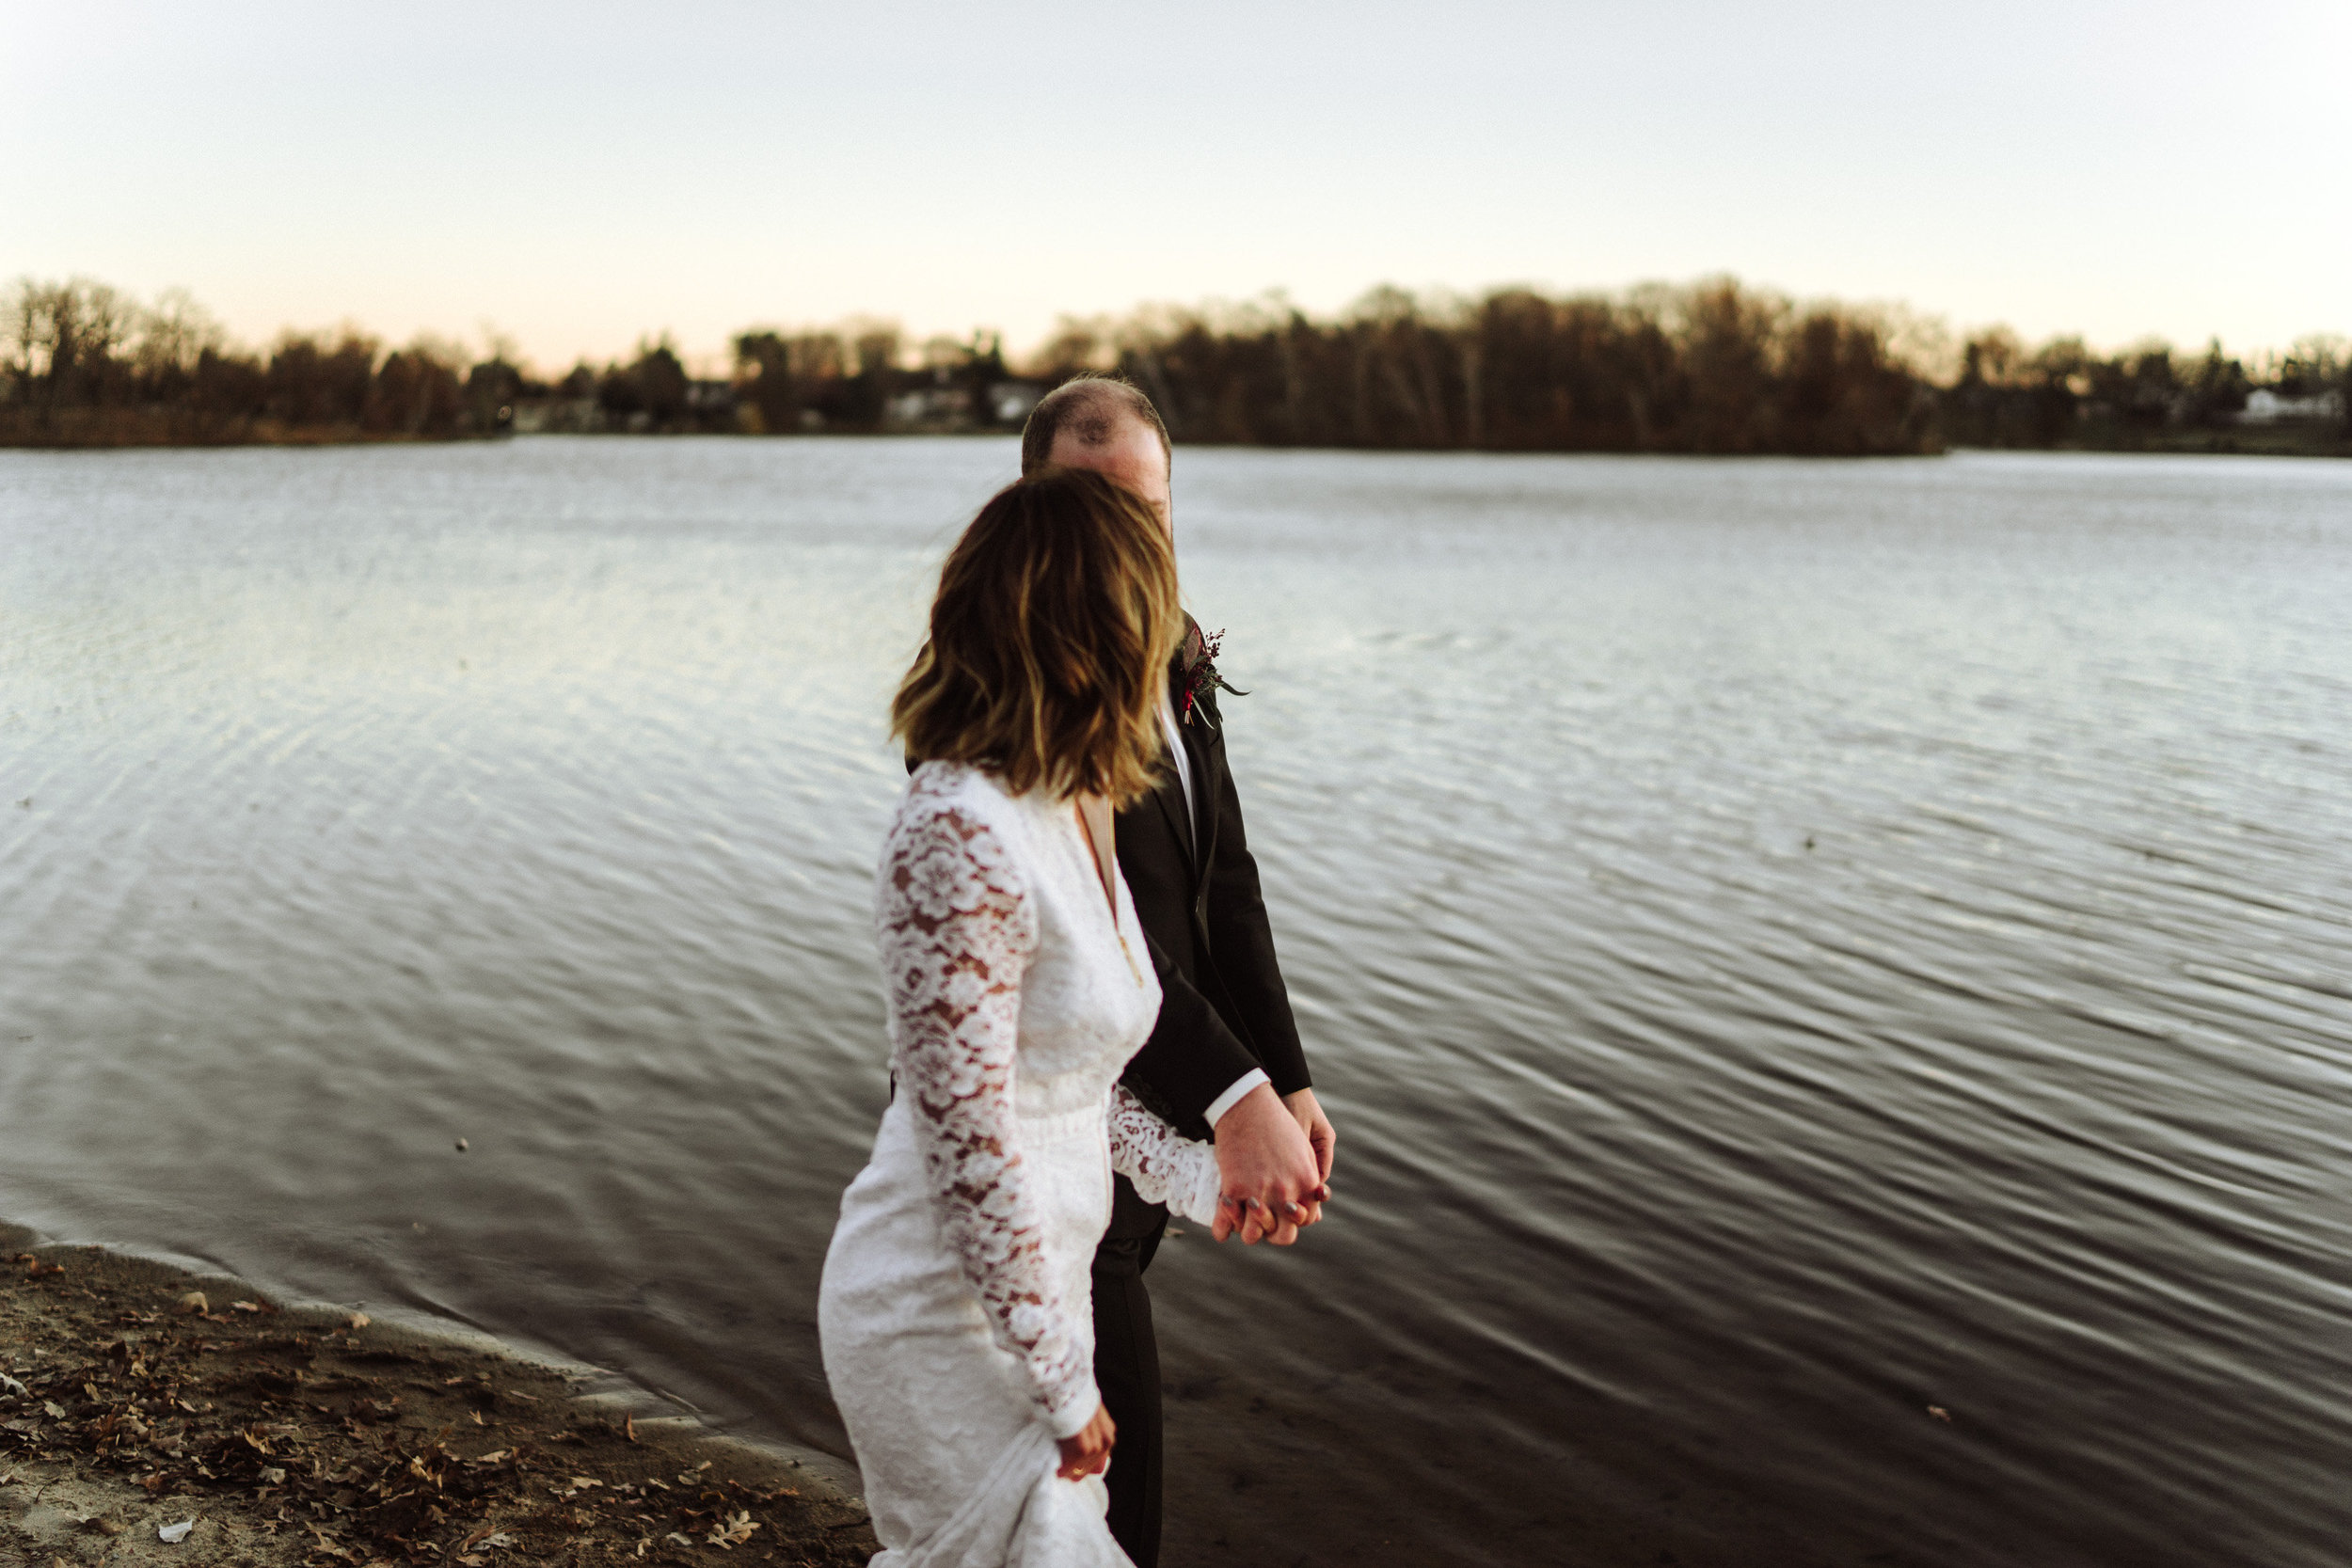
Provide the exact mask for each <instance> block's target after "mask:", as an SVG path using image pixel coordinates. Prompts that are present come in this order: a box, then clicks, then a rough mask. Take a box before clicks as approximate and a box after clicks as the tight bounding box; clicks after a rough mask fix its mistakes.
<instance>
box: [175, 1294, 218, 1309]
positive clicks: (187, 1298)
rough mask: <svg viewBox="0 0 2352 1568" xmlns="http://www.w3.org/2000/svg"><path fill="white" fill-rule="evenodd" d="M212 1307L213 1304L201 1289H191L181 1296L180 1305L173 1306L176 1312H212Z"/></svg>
mask: <svg viewBox="0 0 2352 1568" xmlns="http://www.w3.org/2000/svg"><path fill="white" fill-rule="evenodd" d="M212 1309H213V1304H212V1303H211V1302H209V1301H206V1300H205V1299H204V1292H203V1291H189V1292H188V1293H187V1294H186V1295H184V1296H182V1297H181V1298H180V1305H179V1306H177V1307H173V1308H172V1310H173V1311H175V1312H210V1311H211V1310H212Z"/></svg>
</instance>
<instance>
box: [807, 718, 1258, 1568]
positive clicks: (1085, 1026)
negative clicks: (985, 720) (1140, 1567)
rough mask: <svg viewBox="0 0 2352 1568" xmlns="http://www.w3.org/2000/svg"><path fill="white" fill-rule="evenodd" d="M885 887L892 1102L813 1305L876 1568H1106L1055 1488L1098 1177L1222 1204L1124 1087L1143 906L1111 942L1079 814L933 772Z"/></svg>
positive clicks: (911, 810) (1199, 1164) (1069, 1411)
mask: <svg viewBox="0 0 2352 1568" xmlns="http://www.w3.org/2000/svg"><path fill="white" fill-rule="evenodd" d="M878 882H879V888H878V894H877V907H876V911H875V929H876V933H877V936H878V938H879V940H880V942H881V946H882V974H883V978H884V983H885V985H886V987H887V990H888V993H889V1005H890V1037H891V1055H890V1062H891V1072H892V1078H893V1082H894V1084H895V1085H896V1088H895V1092H894V1094H893V1096H892V1100H891V1103H890V1108H889V1110H888V1111H886V1112H885V1113H883V1116H882V1131H881V1132H880V1133H879V1134H877V1135H876V1137H875V1140H874V1153H873V1158H872V1159H871V1160H870V1161H868V1162H867V1164H866V1169H865V1170H863V1171H862V1172H860V1173H859V1175H858V1178H857V1180H855V1181H852V1182H851V1183H850V1190H849V1191H848V1193H846V1194H845V1195H843V1197H842V1199H841V1223H840V1225H839V1227H837V1228H836V1229H835V1230H834V1237H833V1246H832V1248H831V1250H830V1251H829V1252H828V1253H827V1254H826V1257H825V1275H824V1284H823V1287H822V1289H821V1291H820V1292H819V1296H818V1324H819V1328H820V1331H821V1333H822V1336H823V1342H824V1354H825V1375H826V1377H827V1378H828V1379H830V1380H831V1382H832V1384H833V1393H834V1401H835V1402H836V1403H838V1404H839V1405H840V1407H841V1415H842V1418H843V1420H844V1421H846V1422H847V1423H848V1425H849V1429H850V1442H851V1443H852V1444H853V1445H854V1446H855V1448H856V1449H857V1459H858V1465H859V1468H860V1469H861V1471H863V1473H864V1479H865V1483H866V1504H867V1506H868V1508H869V1509H870V1510H871V1511H872V1513H873V1519H874V1530H875V1533H876V1534H877V1535H879V1536H880V1537H881V1538H882V1544H883V1546H884V1547H885V1548H887V1549H886V1550H885V1551H883V1552H882V1555H881V1556H879V1557H877V1558H875V1559H874V1565H873V1568H995V1565H997V1564H1013V1565H1018V1568H1098V1565H1100V1568H1117V1565H1119V1564H1123V1563H1125V1562H1126V1561H1127V1556H1126V1554H1125V1553H1123V1552H1121V1551H1120V1549H1119V1546H1118V1544H1117V1543H1116V1542H1114V1541H1113V1540H1112V1539H1111V1535H1110V1530H1109V1528H1108V1527H1107V1526H1106V1525H1105V1524H1104V1517H1103V1515H1104V1506H1105V1502H1106V1497H1107V1495H1106V1493H1105V1492H1104V1488H1103V1483H1102V1481H1100V1479H1098V1478H1092V1477H1089V1479H1088V1480H1086V1481H1082V1482H1073V1481H1063V1480H1061V1479H1059V1478H1058V1477H1057V1476H1056V1475H1055V1473H1054V1471H1055V1468H1056V1466H1057V1463H1058V1454H1057V1449H1056V1447H1055V1439H1057V1438H1058V1437H1067V1436H1072V1435H1074V1434H1075V1433H1077V1432H1078V1431H1079V1430H1080V1429H1081V1428H1082V1427H1084V1426H1085V1425H1086V1423H1087V1421H1088V1420H1089V1418H1091V1417H1092V1416H1093V1414H1094V1411H1095V1407H1096V1406H1097V1404H1098V1403H1099V1402H1100V1398H1099V1396H1098V1394H1097V1392H1096V1389H1095V1384H1094V1317H1093V1309H1092V1302H1091V1296H1090V1291H1089V1273H1090V1269H1091V1265H1092V1263H1093V1259H1094V1248H1095V1243H1097V1242H1099V1241H1100V1240H1101V1239H1102V1236H1103V1230H1104V1227H1105V1226H1106V1225H1108V1224H1109V1222H1110V1205H1111V1172H1112V1170H1113V1169H1117V1170H1119V1171H1120V1172H1122V1173H1124V1174H1125V1175H1126V1176H1127V1177H1128V1178H1129V1179H1130V1180H1133V1181H1134V1182H1135V1184H1136V1189H1137V1190H1138V1191H1140V1192H1141V1193H1142V1194H1143V1195H1144V1196H1146V1197H1148V1198H1152V1199H1155V1200H1158V1201H1163V1202H1166V1203H1168V1205H1169V1206H1170V1207H1171V1208H1173V1209H1174V1210H1176V1211H1177V1212H1180V1213H1183V1214H1185V1215H1186V1216H1188V1217H1189V1218H1191V1219H1193V1220H1194V1221H1196V1222H1197V1223H1200V1224H1203V1225H1205V1224H1207V1223H1209V1221H1210V1219H1211V1217H1212V1216H1213V1214H1214V1212H1215V1208H1216V1196H1217V1173H1216V1160H1215V1158H1214V1156H1213V1154H1212V1152H1211V1150H1210V1148H1209V1146H1208V1145H1206V1144H1201V1143H1195V1142H1192V1141H1189V1140H1187V1139H1184V1138H1181V1137H1179V1136H1177V1134H1176V1133H1175V1132H1173V1131H1172V1130H1171V1129H1170V1128H1169V1127H1168V1124H1167V1123H1165V1122H1163V1121H1161V1120H1160V1119H1159V1118H1158V1117H1154V1116H1152V1114H1151V1113H1150V1112H1149V1111H1147V1110H1145V1109H1144V1108H1143V1107H1142V1105H1141V1104H1139V1103H1138V1102H1136V1100H1135V1099H1134V1098H1133V1097H1132V1096H1131V1095H1129V1094H1128V1092H1127V1091H1126V1090H1125V1089H1124V1088H1121V1087H1120V1086H1119V1083H1118V1079H1119V1074H1120V1069H1122V1068H1124V1067H1125V1066H1126V1064H1127V1059H1128V1058H1129V1057H1130V1056H1133V1055H1134V1054H1135V1053H1136V1051H1137V1050H1139V1049H1140V1048H1141V1047H1142V1045H1143V1042H1144V1040H1145V1038H1146V1037H1148V1036H1149V1035H1150V1034H1151V1032H1152V1022H1153V1021H1154V1020H1155V1019H1156V1018H1157V1017H1158V1015H1159V1007H1160V988H1159V982H1158V981H1157V979H1156V978H1155V977H1154V976H1153V974H1152V964H1151V960H1150V955H1149V953H1148V952H1147V950H1146V949H1145V947H1144V942H1143V932H1142V929H1141V927H1139V926H1137V925H1136V911H1135V904H1134V901H1133V900H1132V899H1131V898H1130V897H1129V895H1128V893H1127V884H1126V882H1125V881H1124V879H1115V884H1116V886H1117V888H1118V893H1119V903H1118V911H1117V916H1116V920H1114V917H1113V913H1112V910H1111V907H1110V905H1109V903H1108V902H1107V901H1106V900H1105V899H1104V896H1103V883H1102V881H1101V879H1100V878H1099V877H1098V875H1097V873H1096V871H1095V868H1094V862H1093V858H1092V856H1091V854H1090V852H1089V848H1088V846H1087V841H1086V837H1085V830H1084V829H1083V828H1082V827H1081V826H1080V825H1079V821H1078V816H1077V812H1076V808H1075V807H1074V805H1073V803H1072V802H1070V801H1068V800H1061V801H1055V800H1048V799H1046V798H1045V797H1044V796H1043V795H1041V794H1030V795H1024V796H1018V797H1015V796H1009V795H1007V794H1006V793H1005V791H1004V790H1003V788H1002V787H1001V786H1000V785H998V784H997V783H996V782H995V781H994V780H993V778H991V777H990V776H989V775H987V774H985V773H982V772H979V771H977V770H975V769H973V768H964V767H960V766H957V765H954V764H949V763H938V762H933V763H926V764H924V765H923V766H922V767H921V768H917V769H916V770H915V774H914V779H913V781H912V782H911V783H910V784H908V786H907V793H906V797H905V799H904V800H902V801H901V802H900V803H899V807H898V818H897V820H896V821H895V822H894V823H893V824H892V827H891V830H890V834H889V837H888V839H887V840H886V841H885V842H884V845H883V847H882V869H881V874H880V876H879V879H878ZM1114 1462H1116V1461H1115V1460H1114Z"/></svg>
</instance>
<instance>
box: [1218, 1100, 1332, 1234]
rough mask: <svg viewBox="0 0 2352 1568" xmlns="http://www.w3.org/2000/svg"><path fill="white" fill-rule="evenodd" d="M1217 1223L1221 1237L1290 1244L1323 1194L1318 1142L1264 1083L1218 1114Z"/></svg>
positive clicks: (1309, 1219) (1309, 1220)
mask: <svg viewBox="0 0 2352 1568" xmlns="http://www.w3.org/2000/svg"><path fill="white" fill-rule="evenodd" d="M1216 1169H1217V1179H1218V1190H1219V1192H1220V1193H1221V1194H1222V1195H1223V1196H1222V1198H1221V1199H1220V1201H1219V1202H1218V1204H1217V1210H1216V1224H1214V1225H1213V1226H1211V1227H1210V1234H1211V1235H1212V1236H1214V1237H1215V1238H1216V1240H1218V1241H1220V1242H1221V1241H1223V1240H1225V1238H1226V1237H1228V1236H1230V1235H1232V1233H1233V1232H1234V1231H1236V1230H1238V1231H1240V1232H1241V1239H1242V1241H1243V1243H1245V1244H1248V1243H1255V1242H1258V1241H1270V1242H1272V1243H1274V1244H1275V1245H1276V1246H1288V1245H1290V1244H1291V1243H1293V1242H1295V1241H1296V1240H1298V1227H1299V1226H1300V1225H1302V1224H1305V1225H1312V1224H1313V1223H1314V1221H1315V1216H1316V1210H1315V1207H1314V1206H1315V1205H1316V1204H1318V1203H1319V1202H1320V1201H1321V1200H1322V1198H1323V1196H1324V1188H1323V1173H1322V1170H1321V1168H1320V1167H1319V1165H1318V1164H1317V1162H1316V1159H1315V1150H1314V1146H1313V1145H1311V1144H1310V1143H1309V1142H1308V1141H1307V1134H1306V1133H1305V1132H1302V1131H1300V1128H1299V1124H1298V1119H1297V1118H1296V1117H1295V1116H1293V1115H1292V1113H1291V1110H1290V1108H1289V1107H1288V1106H1286V1105H1284V1104H1283V1103H1282V1101H1280V1100H1279V1098H1278V1097H1277V1096H1276V1095H1275V1092H1274V1090H1273V1089H1272V1088H1271V1087H1269V1086H1268V1085H1264V1084H1261V1085H1258V1086H1257V1087H1256V1088H1254V1089H1251V1090H1250V1091H1249V1092H1248V1094H1246V1095H1244V1096H1242V1097H1241V1099H1240V1100H1239V1101H1236V1102H1235V1103H1234V1105H1233V1107H1232V1110H1229V1111H1227V1112H1226V1113H1225V1115H1224V1116H1222V1117H1219V1118H1217V1124H1216Z"/></svg>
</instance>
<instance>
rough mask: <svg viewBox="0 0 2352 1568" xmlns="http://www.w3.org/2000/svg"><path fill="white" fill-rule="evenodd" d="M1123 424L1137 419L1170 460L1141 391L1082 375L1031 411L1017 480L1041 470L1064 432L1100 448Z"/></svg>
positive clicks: (1164, 436)
mask: <svg viewBox="0 0 2352 1568" xmlns="http://www.w3.org/2000/svg"><path fill="white" fill-rule="evenodd" d="M1121 420H1136V421H1138V422H1140V423H1141V424H1142V425H1143V427H1144V428H1145V429H1147V430H1149V431H1151V432H1152V435H1154V436H1158V437H1159V438H1160V451H1164V452H1167V453H1168V454H1169V456H1170V458H1171V460H1172V459H1173V457H1174V454H1175V449H1174V447H1173V446H1171V445H1170V444H1169V442H1168V426H1167V425H1166V424H1164V423H1162V422H1161V420H1160V411H1159V410H1158V409H1156V408H1154V407H1152V400H1151V399H1150V398H1148V397H1145V396H1144V395H1143V388H1140V387H1137V386H1136V385H1135V383H1133V382H1131V381H1125V380H1122V379H1120V377H1118V376H1112V375H1080V376H1073V377H1072V378H1071V379H1070V380H1068V381H1065V382H1063V383H1062V384H1061V385H1060V386H1058V387H1057V388H1054V389H1053V390H1052V391H1050V392H1048V393H1046V394H1045V395H1044V396H1043V397H1041V398H1040V399H1039V400H1038V404H1037V406H1036V407H1035V408H1032V409H1030V410H1029V422H1028V423H1026V424H1025V425H1023V426H1022V427H1021V476H1022V477H1023V478H1024V479H1029V478H1034V477H1035V476H1036V475H1038V474H1040V473H1042V472H1043V471H1044V469H1045V465H1046V464H1047V462H1048V461H1049V460H1051V458H1052V457H1053V454H1054V443H1055V442H1056V441H1057V440H1058V439H1060V437H1061V434H1062V432H1063V431H1065V430H1066V431H1068V432H1070V433H1071V434H1072V435H1073V436H1076V437H1077V438H1078V440H1079V441H1080V442H1081V443H1082V444H1083V445H1086V446H1089V447H1099V446H1104V445H1105V444H1107V443H1108V442H1109V441H1110V439H1111V437H1112V436H1116V435H1117V434H1118V433H1119V426H1120V421H1121Z"/></svg>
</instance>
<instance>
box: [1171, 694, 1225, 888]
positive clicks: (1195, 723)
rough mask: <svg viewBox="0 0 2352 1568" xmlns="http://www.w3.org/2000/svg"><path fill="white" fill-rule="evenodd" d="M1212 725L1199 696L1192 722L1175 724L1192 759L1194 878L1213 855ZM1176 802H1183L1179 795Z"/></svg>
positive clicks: (1213, 720) (1202, 873)
mask: <svg viewBox="0 0 2352 1568" xmlns="http://www.w3.org/2000/svg"><path fill="white" fill-rule="evenodd" d="M1176 733H1177V734H1178V735H1179V736H1182V737H1183V738H1184V755H1185V756H1186V757H1187V758H1188V759H1189V760H1190V761H1191V763H1192V797H1193V799H1194V800H1198V801H1200V809H1199V811H1198V812H1197V813H1196V814H1195V815H1196V816H1198V818H1199V821H1200V832H1199V833H1198V834H1197V835H1195V836H1196V837H1197V838H1198V840H1199V842H1198V843H1197V844H1195V845H1194V847H1193V852H1192V870H1193V876H1194V877H1195V878H1196V879H1199V878H1202V877H1206V876H1207V875H1208V874H1209V866H1210V863H1212V862H1213V861H1215V860H1216V802H1217V787H1216V778H1215V776H1214V775H1213V774H1212V773H1211V772H1210V770H1209V761H1210V753H1211V750H1212V742H1213V740H1214V739H1215V736H1216V712H1215V710H1214V709H1213V708H1211V707H1210V705H1209V704H1208V701H1207V699H1205V698H1203V699H1202V700H1201V701H1200V702H1199V703H1196V704H1195V705H1193V710H1192V722H1191V723H1189V724H1186V723H1182V722H1179V723H1178V724H1177V726H1176ZM1177 803H1178V804H1179V805H1182V804H1183V800H1182V798H1181V797H1179V799H1178V802H1177Z"/></svg>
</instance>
